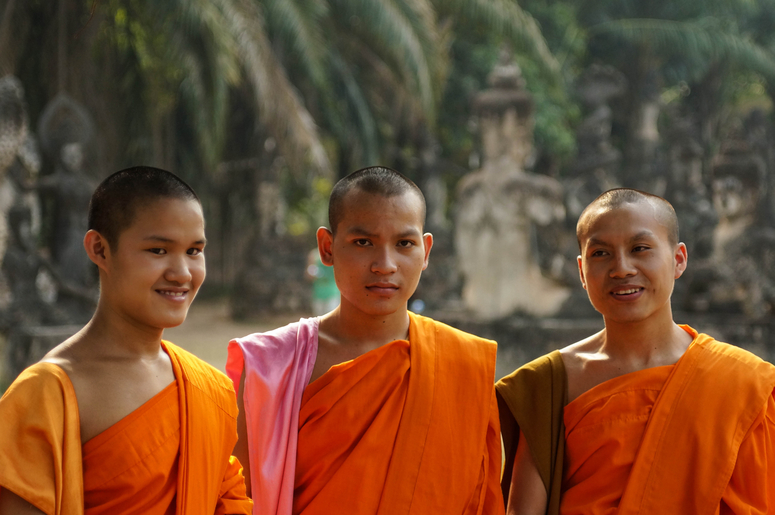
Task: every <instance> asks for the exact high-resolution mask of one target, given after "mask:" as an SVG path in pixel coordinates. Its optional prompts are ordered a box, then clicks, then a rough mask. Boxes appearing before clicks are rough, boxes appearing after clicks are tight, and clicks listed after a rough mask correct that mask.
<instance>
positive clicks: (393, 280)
mask: <svg viewBox="0 0 775 515" xmlns="http://www.w3.org/2000/svg"><path fill="white" fill-rule="evenodd" d="M343 203H344V206H343V207H344V209H343V211H344V216H343V217H342V218H341V220H340V222H339V225H338V227H336V235H333V234H332V233H331V231H329V230H328V229H326V228H324V227H321V228H320V229H319V230H318V246H319V249H320V254H321V259H322V260H323V263H324V264H325V265H328V266H333V267H334V277H335V278H336V285H337V287H338V288H339V292H340V293H341V305H342V309H348V308H354V309H355V310H357V311H359V312H362V313H364V314H367V315H372V316H388V315H391V314H393V313H396V312H399V311H400V310H403V311H405V310H406V303H407V301H408V300H409V297H411V296H412V294H413V293H414V291H415V289H416V288H417V283H418V282H419V281H420V275H421V274H422V271H423V270H425V268H427V266H428V256H429V255H430V251H431V246H432V245H433V236H431V234H430V233H426V234H423V232H422V229H423V220H422V200H421V199H420V198H418V196H417V195H416V194H415V193H414V192H411V191H408V192H405V193H403V194H401V195H396V196H393V197H383V196H381V195H375V194H371V193H366V192H364V191H361V190H359V189H357V188H355V189H353V190H351V191H350V192H348V193H347V194H346V196H345V198H344V199H343Z"/></svg>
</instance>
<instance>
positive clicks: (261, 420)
mask: <svg viewBox="0 0 775 515" xmlns="http://www.w3.org/2000/svg"><path fill="white" fill-rule="evenodd" d="M318 325H319V318H302V319H301V320H299V321H298V322H294V323H292V324H289V325H287V326H285V327H281V328H279V329H275V330H274V331H269V332H266V333H254V334H251V335H248V336H245V337H244V338H236V339H234V340H232V341H230V342H229V357H228V359H227V361H226V374H227V375H228V376H229V377H230V378H231V380H232V381H233V382H234V388H235V390H238V389H239V383H240V377H241V376H242V370H243V368H244V370H245V393H244V395H243V400H244V405H245V417H246V421H247V428H248V434H249V440H250V448H249V458H250V475H251V480H250V485H251V489H252V497H253V513H255V514H260V515H291V513H292V510H293V487H294V481H295V474H296V446H297V443H298V438H299V408H300V406H301V397H302V395H303V394H304V389H305V388H306V387H307V384H308V383H309V380H310V377H311V376H312V368H313V367H314V366H315V359H316V358H317V351H318Z"/></svg>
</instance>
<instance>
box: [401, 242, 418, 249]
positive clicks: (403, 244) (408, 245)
mask: <svg viewBox="0 0 775 515" xmlns="http://www.w3.org/2000/svg"><path fill="white" fill-rule="evenodd" d="M398 246H399V247H402V248H405V249H408V248H411V247H413V246H414V242H413V241H412V240H401V241H399V242H398Z"/></svg>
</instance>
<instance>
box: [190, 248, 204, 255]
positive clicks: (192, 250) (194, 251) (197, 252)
mask: <svg viewBox="0 0 775 515" xmlns="http://www.w3.org/2000/svg"><path fill="white" fill-rule="evenodd" d="M203 252H204V250H202V249H198V248H196V247H192V248H190V249H188V250H187V251H186V254H188V255H189V256H198V255H200V254H202V253H203Z"/></svg>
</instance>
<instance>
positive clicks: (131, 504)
mask: <svg viewBox="0 0 775 515" xmlns="http://www.w3.org/2000/svg"><path fill="white" fill-rule="evenodd" d="M84 246H85V247H86V252H87V254H88V255H89V258H90V259H91V260H92V261H93V262H94V263H95V264H96V265H97V267H98V269H99V275H100V298H99V303H98V306H97V310H96V312H95V314H94V316H93V317H92V319H91V321H90V322H89V323H88V324H87V325H86V326H85V327H84V328H83V329H82V330H81V331H79V332H78V333H77V334H76V335H75V336H73V337H72V338H70V339H68V340H66V341H65V342H64V343H62V344H60V345H58V346H57V347H55V348H54V349H53V350H51V351H50V352H49V353H48V354H46V356H45V357H44V358H43V359H42V360H41V361H40V362H39V363H37V364H35V365H33V366H31V367H29V368H28V369H27V370H25V371H24V372H22V374H21V375H20V376H19V377H18V378H17V379H16V381H14V383H13V384H12V385H11V387H10V388H9V389H8V391H7V392H6V393H5V395H3V398H2V400H0V420H2V423H0V514H2V515H9V514H14V515H18V514H40V513H45V514H47V515H81V514H87V515H97V514H111V515H116V514H129V513H137V514H140V513H142V514H158V515H164V514H171V513H181V514H183V513H185V514H186V515H190V514H201V515H205V514H207V515H211V514H224V515H225V514H250V513H251V512H252V502H251V501H250V499H249V498H247V496H246V489H245V481H244V478H243V477H242V473H241V466H240V464H239V461H237V459H236V458H234V457H233V456H231V451H232V449H233V447H234V444H235V442H236V440H237V405H236V399H235V396H234V395H235V394H234V389H233V386H232V384H231V381H230V380H229V379H228V378H227V377H226V376H225V375H223V374H222V373H220V372H218V371H217V370H215V369H214V368H212V367H210V366H209V365H207V364H206V363H204V362H203V361H201V360H200V359H198V358H196V357H194V356H193V355H191V354H189V353H188V352H186V351H184V350H182V349H180V348H178V347H176V346H175V345H173V344H171V343H169V342H166V341H162V339H161V338H162V332H163V330H164V328H166V327H174V326H176V325H179V324H181V323H182V322H183V320H185V317H186V313H187V311H188V307H189V306H190V305H191V302H192V301H193V300H194V296H195V295H196V293H197V291H198V289H199V287H200V286H201V284H202V281H203V280H204V277H205V262H204V254H203V250H204V246H205V235H204V219H203V216H202V206H201V204H200V203H199V199H198V198H197V196H196V194H195V193H194V191H193V190H192V189H191V188H190V187H189V186H188V185H187V184H185V183H184V182H183V181H181V180H180V179H178V178H177V177H176V176H174V175H173V174H171V173H169V172H165V171H163V170H158V169H155V168H149V167H137V168H130V169H127V170H123V171H121V172H117V173H115V174H113V175H111V176H110V177H108V178H107V179H105V181H103V182H102V184H100V186H99V187H98V188H97V190H96V191H95V193H94V195H93V196H92V200H91V204H90V207H89V231H88V232H87V233H86V236H85V238H84Z"/></svg>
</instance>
